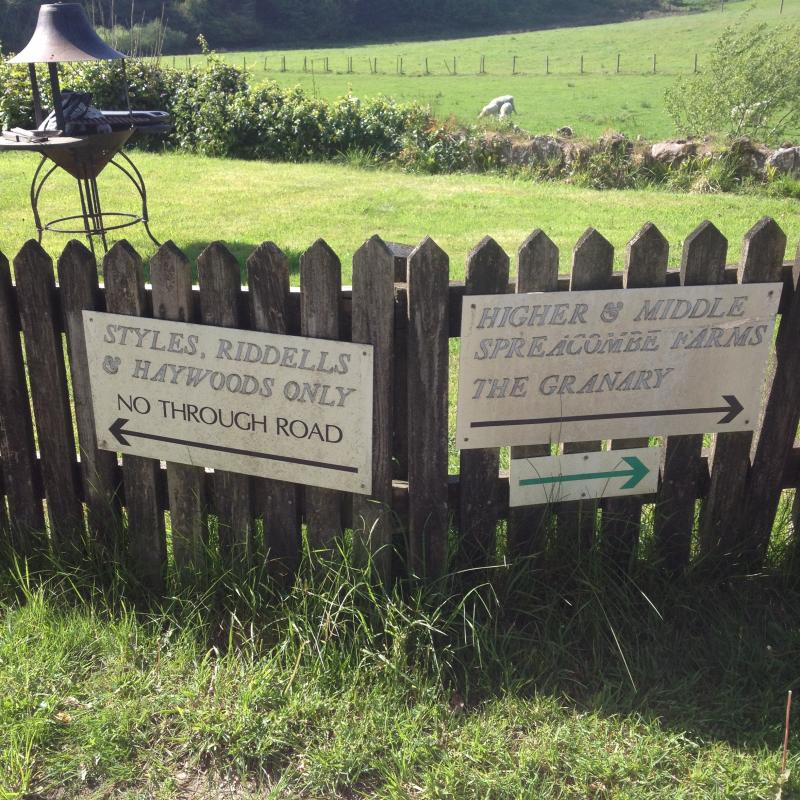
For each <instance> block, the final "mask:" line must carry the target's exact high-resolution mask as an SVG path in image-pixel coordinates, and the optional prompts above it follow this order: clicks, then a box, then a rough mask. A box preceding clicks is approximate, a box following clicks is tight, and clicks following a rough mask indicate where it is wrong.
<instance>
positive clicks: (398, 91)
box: [167, 0, 800, 139]
mask: <svg viewBox="0 0 800 800" xmlns="http://www.w3.org/2000/svg"><path fill="white" fill-rule="evenodd" d="M780 7H781V4H780V0H755V2H745V0H736V2H727V3H722V4H721V6H720V5H719V4H718V5H716V6H715V10H713V11H706V12H703V13H692V14H675V15H669V16H662V17H652V18H648V19H642V20H634V21H629V22H622V23H614V24H607V25H594V26H586V27H577V28H558V29H552V30H540V31H531V32H524V33H509V34H505V35H498V36H486V37H480V38H466V39H451V40H441V41H424V42H397V43H386V44H375V45H359V46H353V47H337V48H320V49H292V50H269V51H251V52H230V53H223V54H221V55H222V58H224V59H225V61H227V62H229V63H231V64H236V65H238V66H242V65H244V66H246V67H247V69H248V70H250V72H251V74H252V76H253V79H254V80H261V79H264V78H269V79H271V80H275V81H277V82H278V83H280V84H281V85H285V86H294V85H300V86H302V87H303V88H304V89H305V90H306V91H307V92H308V93H309V94H312V95H314V96H318V97H323V98H328V99H333V98H336V97H341V96H343V95H346V94H347V93H348V92H351V93H353V94H355V95H356V96H358V97H371V96H374V95H386V96H390V97H393V98H395V99H398V100H409V101H410V100H417V101H420V102H423V103H426V104H428V105H430V107H431V108H432V110H433V111H434V113H435V114H436V116H437V117H439V118H442V119H446V118H448V117H450V116H452V117H454V118H455V119H456V120H458V121H459V122H466V123H472V122H475V120H476V117H477V115H478V112H479V111H480V109H481V108H482V106H483V105H484V104H485V103H486V102H487V101H488V100H489V99H491V98H492V97H495V96H497V95H501V94H513V95H514V97H515V98H516V106H517V110H518V112H519V113H518V114H517V115H516V116H515V117H514V118H513V122H514V123H515V124H517V125H519V126H520V127H521V128H523V129H525V130H528V131H532V132H536V133H546V132H552V131H555V130H556V129H557V128H559V127H561V126H562V125H570V126H571V127H572V128H573V129H574V131H575V133H576V135H578V136H597V135H599V134H601V133H602V132H603V131H605V130H608V129H614V130H619V131H622V132H624V133H626V134H628V135H629V136H631V137H635V136H642V137H644V138H647V139H656V138H662V137H666V136H669V135H670V134H672V133H674V130H673V125H672V122H671V120H670V118H669V117H668V115H667V113H666V111H665V110H664V103H663V98H664V91H665V90H666V89H667V87H669V86H670V85H671V84H672V83H673V82H674V81H675V79H676V77H677V76H679V75H687V74H691V73H692V71H693V70H694V59H695V54H697V57H698V64H699V68H700V69H702V65H703V59H704V56H705V54H707V53H708V51H709V49H710V48H711V46H712V45H713V43H714V41H715V40H716V39H717V38H718V37H719V35H720V34H721V33H722V31H723V30H724V29H725V27H726V26H728V25H730V24H732V23H735V22H736V21H738V20H739V19H741V17H742V16H743V15H745V14H746V15H747V16H748V20H749V23H748V24H753V25H755V24H758V23H760V22H766V23H768V24H770V25H787V24H790V23H796V22H798V21H799V20H800V3H798V2H795V1H794V0H789V2H784V6H783V13H782V14H780V13H779V10H780ZM720 8H722V9H724V10H720ZM654 55H655V59H656V64H655V70H656V71H655V73H654V72H653V56H654ZM618 56H619V59H620V61H619V64H620V68H619V73H617V57H618ZM515 57H516V70H517V74H516V75H512V69H513V66H514V58H515ZM581 57H583V74H581ZM482 58H484V59H485V60H484V62H483V63H484V65H485V66H484V68H485V72H484V73H482V74H480V73H479V70H480V67H481V59H482ZM201 59H202V56H198V55H193V56H176V57H174V58H172V59H171V60H172V62H174V63H175V65H176V66H187V65H189V64H192V65H196V64H197V63H198V62H199V61H200V60H201ZM401 59H402V70H403V74H402V75H401V74H398V72H399V70H400V60H401ZM454 59H455V74H453V69H454ZM376 60H377V72H374V69H375V65H376ZM426 60H427V73H429V74H426ZM167 63H170V59H169V58H168V59H167ZM284 64H285V71H283V69H284ZM304 65H305V70H306V71H304ZM326 65H327V69H328V70H329V71H327V72H326ZM350 65H352V72H349V71H348V70H349V68H350ZM370 65H372V66H370ZM546 69H549V74H546ZM489 124H492V123H489Z"/></svg>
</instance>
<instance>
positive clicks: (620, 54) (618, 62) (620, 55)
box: [617, 53, 622, 75]
mask: <svg viewBox="0 0 800 800" xmlns="http://www.w3.org/2000/svg"><path fill="white" fill-rule="evenodd" d="M621 59H622V53H617V75H619V64H620V60H621Z"/></svg>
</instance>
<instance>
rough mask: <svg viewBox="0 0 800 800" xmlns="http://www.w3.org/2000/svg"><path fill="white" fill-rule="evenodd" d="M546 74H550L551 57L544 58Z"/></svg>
mask: <svg viewBox="0 0 800 800" xmlns="http://www.w3.org/2000/svg"><path fill="white" fill-rule="evenodd" d="M544 74H545V75H549V74H550V56H545V57H544Z"/></svg>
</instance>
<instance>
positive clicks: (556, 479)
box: [519, 456, 650, 489]
mask: <svg viewBox="0 0 800 800" xmlns="http://www.w3.org/2000/svg"><path fill="white" fill-rule="evenodd" d="M622 460H623V461H624V462H625V463H626V464H627V465H628V466H629V467H630V469H617V470H611V471H609V472H581V473H578V474H577V475H549V476H547V477H544V478H523V479H522V480H520V482H519V485H520V486H542V485H544V484H547V483H566V482H568V481H596V480H602V479H603V478H627V479H628V480H627V481H625V483H623V484H622V486H620V489H633V488H634V487H635V486H637V485H638V484H639V483H641V481H642V479H643V478H644V477H645V476H647V475H649V474H650V470H649V468H648V467H647V466H646V465H645V464H644V463H643V462H642V461H641V460H640V459H638V458H637V457H636V456H623V457H622Z"/></svg>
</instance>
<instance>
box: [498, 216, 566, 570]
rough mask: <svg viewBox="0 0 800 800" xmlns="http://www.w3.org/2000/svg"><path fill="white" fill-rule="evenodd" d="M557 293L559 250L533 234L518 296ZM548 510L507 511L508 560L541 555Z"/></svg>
mask: <svg viewBox="0 0 800 800" xmlns="http://www.w3.org/2000/svg"><path fill="white" fill-rule="evenodd" d="M556 291H558V248H557V247H556V246H555V245H554V244H553V242H552V241H551V240H550V238H549V237H548V236H547V234H546V233H545V232H544V231H542V230H538V229H537V230H535V231H534V232H533V233H532V234H531V235H530V236H529V237H528V238H527V239H526V240H525V241H524V242H523V243H522V245H521V246H520V248H519V251H518V252H517V292H518V293H519V292H556ZM549 455H550V445H549V444H534V445H527V446H517V447H512V448H511V458H512V459H513V458H537V457H539V456H549ZM551 514H552V509H551V508H550V507H549V506H521V507H519V508H511V509H509V511H508V553H509V556H510V557H511V558H524V557H526V556H535V555H540V554H541V553H543V552H544V548H545V544H546V542H545V537H546V534H547V526H548V523H549V520H550V518H551Z"/></svg>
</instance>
